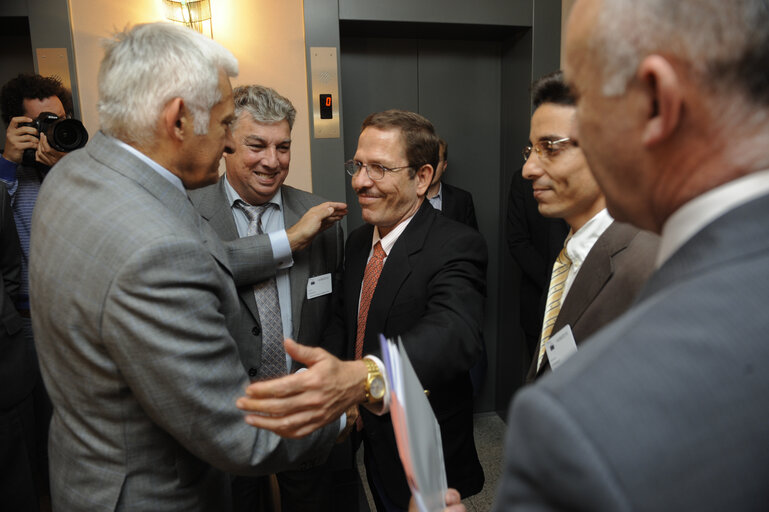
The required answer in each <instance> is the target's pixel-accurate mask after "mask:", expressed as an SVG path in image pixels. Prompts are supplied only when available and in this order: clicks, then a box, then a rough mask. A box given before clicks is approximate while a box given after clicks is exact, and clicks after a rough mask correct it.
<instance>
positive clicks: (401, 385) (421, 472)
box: [380, 336, 448, 512]
mask: <svg viewBox="0 0 769 512" xmlns="http://www.w3.org/2000/svg"><path fill="white" fill-rule="evenodd" d="M380 343H381V345H382V359H383V362H384V364H385V369H386V373H387V378H388V381H389V383H390V416H391V417H392V423H393V430H394V431H395V440H396V441H397V443H398V454H399V455H400V458H401V463H402V464H403V470H404V471H405V473H406V480H407V481H408V483H409V487H410V488H411V494H413V495H414V501H415V502H416V504H417V507H418V509H419V510H420V512H434V511H440V510H443V509H444V508H445V506H446V505H445V497H446V491H447V489H448V484H447V481H446V469H445V467H446V466H445V464H444V461H443V447H442V446H443V445H442V444H441V430H440V427H439V426H438V421H437V420H436V419H435V414H433V409H432V407H430V402H429V401H428V400H427V397H426V396H425V392H424V388H423V387H422V384H421V383H420V382H419V378H418V377H417V374H416V372H415V371H414V368H413V367H412V366H411V361H409V358H408V355H407V354H406V350H405V349H404V348H403V343H402V342H401V340H400V338H399V339H398V344H397V345H396V344H395V342H393V341H392V340H387V339H385V337H384V336H380Z"/></svg>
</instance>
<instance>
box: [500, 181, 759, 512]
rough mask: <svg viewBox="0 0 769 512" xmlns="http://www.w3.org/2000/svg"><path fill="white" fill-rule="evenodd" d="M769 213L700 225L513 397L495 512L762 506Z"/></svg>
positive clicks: (755, 206)
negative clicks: (618, 307) (613, 314)
mask: <svg viewBox="0 0 769 512" xmlns="http://www.w3.org/2000/svg"><path fill="white" fill-rule="evenodd" d="M766 219H769V196H763V197H761V198H759V199H756V200H754V201H751V202H749V203H747V204H745V205H743V206H740V207H738V208H736V209H734V210H732V211H730V212H728V213H726V214H725V215H723V216H722V217H720V218H718V219H717V220H715V221H714V222H712V223H711V224H709V225H708V226H706V227H705V228H703V229H702V230H701V231H700V232H699V233H697V234H696V235H695V236H694V237H693V238H691V239H690V240H689V241H688V242H687V243H686V244H684V246H683V247H681V248H680V249H679V250H678V251H677V252H676V253H675V254H673V255H672V256H671V257H670V259H669V260H668V261H667V262H666V263H665V264H663V265H662V267H661V268H660V269H659V270H657V271H656V272H655V273H654V274H652V276H651V277H650V278H649V281H648V282H647V284H646V285H645V287H644V288H643V289H642V291H641V294H640V296H639V298H638V300H637V302H636V304H635V305H634V306H633V307H631V309H629V310H628V311H627V312H626V313H625V314H624V315H623V316H621V317H620V318H619V319H617V320H616V321H615V322H614V323H611V324H609V325H608V326H607V327H606V328H604V329H602V330H601V331H599V332H598V333H597V334H596V335H595V336H594V337H593V338H592V339H591V340H590V342H589V343H587V344H586V345H585V347H584V349H582V350H580V352H579V353H578V354H576V355H575V356H574V357H573V359H574V360H573V361H569V364H566V365H564V366H563V368H561V369H559V371H558V372H554V373H553V374H551V375H548V376H545V377H544V378H542V379H541V380H540V381H539V382H537V383H535V384H534V385H532V386H530V387H528V388H526V389H524V390H522V391H521V392H520V393H519V394H518V395H517V396H516V398H515V400H514V402H513V407H512V411H511V414H510V417H509V420H508V425H509V426H508V434H507V440H506V453H505V463H504V464H505V466H504V472H503V475H502V479H501V481H500V486H499V491H498V495H497V502H496V506H495V508H494V510H496V511H507V510H516V511H518V510H521V511H538V512H539V511H546V510H548V511H549V510H580V511H593V512H601V511H611V512H623V511H655V512H656V511H682V510H697V511H698V512H709V511H713V512H720V511H724V510H740V511H761V510H766V508H767V503H769V492H768V491H767V477H768V475H769V371H767V365H769V315H767V313H766V307H767V306H766V305H767V303H768V302H769V230H768V229H767V227H766Z"/></svg>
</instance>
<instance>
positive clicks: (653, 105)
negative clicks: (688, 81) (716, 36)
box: [637, 55, 683, 147]
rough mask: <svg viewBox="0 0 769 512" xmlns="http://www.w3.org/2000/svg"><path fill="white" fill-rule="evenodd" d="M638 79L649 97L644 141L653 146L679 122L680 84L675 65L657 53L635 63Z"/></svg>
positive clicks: (681, 94)
mask: <svg viewBox="0 0 769 512" xmlns="http://www.w3.org/2000/svg"><path fill="white" fill-rule="evenodd" d="M637 79H638V80H639V81H640V83H641V87H642V88H643V90H644V91H646V94H647V98H648V107H647V108H648V110H647V111H648V116H647V119H646V124H645V126H644V129H643V143H644V145H645V146H647V147H648V146H654V145H655V144H659V143H660V142H662V141H664V140H665V139H667V138H668V137H670V135H671V134H672V133H673V132H674V131H675V129H676V128H677V127H678V124H679V123H680V122H681V108H682V106H683V105H682V103H683V84H682V83H681V81H680V80H679V77H678V73H677V71H676V68H675V67H674V66H673V65H672V64H671V63H670V61H668V60H667V59H666V58H664V57H662V56H660V55H649V56H648V57H646V58H644V60H643V61H642V62H641V65H640V66H638V72H637Z"/></svg>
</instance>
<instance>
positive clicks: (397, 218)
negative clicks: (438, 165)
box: [352, 126, 433, 236]
mask: <svg viewBox="0 0 769 512" xmlns="http://www.w3.org/2000/svg"><path fill="white" fill-rule="evenodd" d="M354 160H356V161H358V162H361V163H363V164H373V163H376V164H380V165H383V166H384V167H388V168H395V167H401V166H404V165H408V164H409V161H408V159H407V158H406V149H405V145H404V142H403V137H402V136H401V131H400V130H399V129H397V128H391V129H384V130H383V129H379V128H375V127H373V126H369V127H367V128H364V130H363V131H362V132H361V134H360V137H359V138H358V149H357V150H356V151H355V157H354ZM412 172H414V171H412V170H411V169H400V170H397V171H392V172H385V174H384V176H383V177H382V179H380V180H372V179H371V178H369V177H368V173H367V172H366V170H365V169H361V170H360V171H358V172H357V173H356V174H355V176H353V177H352V188H353V189H354V190H355V193H356V194H357V195H358V203H360V207H361V213H362V215H363V220H364V221H366V222H367V223H369V224H373V225H374V226H377V227H378V228H379V234H380V236H385V235H387V233H389V232H390V231H391V230H392V229H393V228H394V227H395V226H397V225H398V224H400V223H401V222H402V221H403V220H405V219H407V218H408V217H410V216H412V215H413V214H415V213H416V211H417V210H418V209H419V206H420V205H421V204H422V200H423V199H424V196H425V193H426V192H427V187H429V186H430V180H431V179H432V175H433V172H432V167H431V166H429V165H425V166H422V168H420V169H418V170H416V175H414V176H410V173H412Z"/></svg>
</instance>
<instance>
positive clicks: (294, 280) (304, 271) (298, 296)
mask: <svg viewBox="0 0 769 512" xmlns="http://www.w3.org/2000/svg"><path fill="white" fill-rule="evenodd" d="M281 195H282V196H283V225H284V227H285V228H286V229H288V228H290V227H291V226H293V225H294V224H296V223H297V222H299V219H300V218H301V217H302V215H304V214H305V212H306V211H307V208H306V207H304V206H303V205H301V204H299V202H298V197H297V196H296V195H295V194H294V192H293V189H291V187H286V186H284V187H281ZM293 258H294V264H293V265H292V266H291V268H290V269H289V271H288V278H289V282H290V283H291V286H290V288H291V317H292V322H291V323H292V325H291V328H292V330H293V333H292V337H293V338H296V337H297V336H298V334H299V325H300V324H301V321H302V305H303V304H304V297H305V293H306V290H307V281H308V279H309V277H310V261H311V258H312V244H310V246H309V247H307V248H306V249H304V250H302V251H297V252H295V253H294V254H293Z"/></svg>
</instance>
